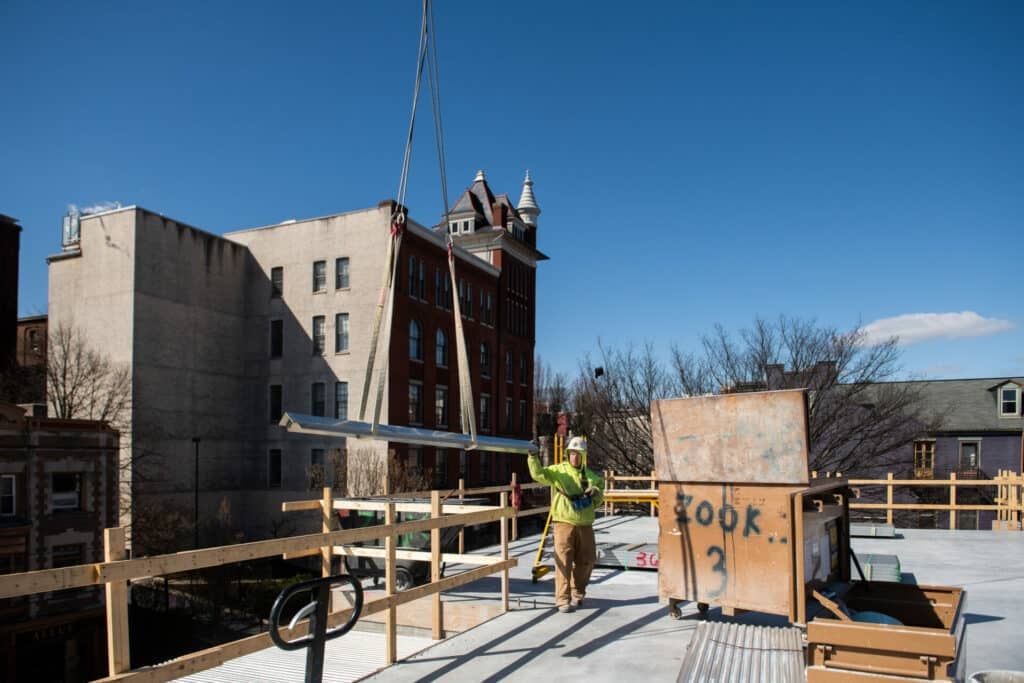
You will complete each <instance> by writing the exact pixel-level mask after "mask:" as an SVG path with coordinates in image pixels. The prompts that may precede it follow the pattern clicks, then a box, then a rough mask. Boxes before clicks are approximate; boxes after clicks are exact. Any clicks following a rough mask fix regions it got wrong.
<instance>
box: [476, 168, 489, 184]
mask: <svg viewBox="0 0 1024 683" xmlns="http://www.w3.org/2000/svg"><path fill="white" fill-rule="evenodd" d="M481 180H487V178H485V177H484V169H482V168H481V169H480V170H478V171H477V172H476V178H473V182H474V183H478V182H480V181H481Z"/></svg>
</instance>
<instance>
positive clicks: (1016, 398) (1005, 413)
mask: <svg viewBox="0 0 1024 683" xmlns="http://www.w3.org/2000/svg"><path fill="white" fill-rule="evenodd" d="M1019 415H1020V388H1019V387H1014V386H1009V385H1007V386H1004V387H1000V388H999V417H1017V416H1019Z"/></svg>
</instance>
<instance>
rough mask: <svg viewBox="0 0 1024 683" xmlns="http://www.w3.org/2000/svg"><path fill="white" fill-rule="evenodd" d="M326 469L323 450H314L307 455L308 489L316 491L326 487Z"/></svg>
mask: <svg viewBox="0 0 1024 683" xmlns="http://www.w3.org/2000/svg"><path fill="white" fill-rule="evenodd" d="M326 482H327V467H326V464H325V463H324V449H322V448H314V449H313V450H312V451H310V453H309V488H310V489H318V488H323V487H324V486H326V485H327V483H326Z"/></svg>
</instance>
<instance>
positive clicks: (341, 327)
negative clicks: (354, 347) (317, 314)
mask: <svg viewBox="0 0 1024 683" xmlns="http://www.w3.org/2000/svg"><path fill="white" fill-rule="evenodd" d="M345 351H348V313H338V314H337V315H335V316H334V352H335V353H344V352H345Z"/></svg>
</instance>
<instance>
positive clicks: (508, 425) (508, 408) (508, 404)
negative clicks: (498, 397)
mask: <svg viewBox="0 0 1024 683" xmlns="http://www.w3.org/2000/svg"><path fill="white" fill-rule="evenodd" d="M512 429H513V425H512V399H511V398H506V399H505V431H506V432H511V431H512Z"/></svg>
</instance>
